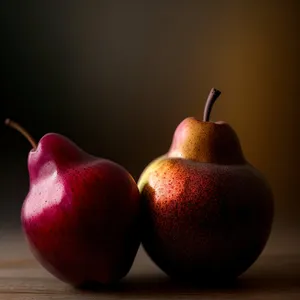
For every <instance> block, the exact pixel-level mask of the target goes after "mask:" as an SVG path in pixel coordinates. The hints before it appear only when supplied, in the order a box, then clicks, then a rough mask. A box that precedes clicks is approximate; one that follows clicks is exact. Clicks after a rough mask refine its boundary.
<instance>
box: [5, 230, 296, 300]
mask: <svg viewBox="0 0 300 300" xmlns="http://www.w3.org/2000/svg"><path fill="white" fill-rule="evenodd" d="M0 234H1V235H0V254H1V257H0V299H1V300H2V299H3V300H17V299H18V300H35V299H43V300H45V299H53V300H67V299H72V300H77V299H87V300H88V299H120V298H122V299H202V300H206V299H252V300H255V299H272V300H277V299H284V300H285V299H287V300H288V299H300V246H299V244H300V243H299V237H298V232H297V231H295V232H294V233H292V231H290V230H286V231H277V232H275V233H273V234H272V236H271V239H270V241H269V243H268V245H267V247H266V249H265V251H264V253H263V254H262V255H261V256H260V258H259V259H258V260H257V262H256V263H255V264H254V265H253V266H252V267H251V268H250V269H249V270H248V271H247V272H246V273H245V274H244V275H243V276H241V277H240V278H239V280H238V281H237V282H236V283H235V284H233V285H231V286H224V287H214V288H212V287H211V288H208V287H188V286H179V285H178V284H177V285H176V284H174V283H172V282H170V281H169V280H168V279H167V278H166V277H165V276H164V275H163V274H162V273H161V272H160V271H159V270H158V269H157V268H156V267H155V266H154V264H153V263H152V262H151V261H150V260H149V258H148V257H147V255H146V254H145V253H144V251H143V250H142V249H140V251H139V253H138V255H137V258H136V261H135V263H134V265H133V268H132V270H131V272H130V273H129V275H128V276H127V277H126V279H124V280H123V281H122V283H121V284H120V285H119V287H118V289H116V290H114V291H104V290H100V291H94V292H91V291H89V292H88V291H79V290H75V289H73V288H72V287H70V286H68V285H66V284H65V283H63V282H60V281H58V280H57V279H55V278H54V277H52V276H51V275H49V274H48V273H47V272H46V271H45V270H44V269H43V268H41V267H40V266H39V264H38V263H36V261H35V260H34V259H33V258H32V256H31V254H30V252H29V251H28V249H27V246H26V244H25V242H24V239H23V237H22V235H21V234H20V232H14V233H11V232H4V233H3V232H1V231H0Z"/></svg>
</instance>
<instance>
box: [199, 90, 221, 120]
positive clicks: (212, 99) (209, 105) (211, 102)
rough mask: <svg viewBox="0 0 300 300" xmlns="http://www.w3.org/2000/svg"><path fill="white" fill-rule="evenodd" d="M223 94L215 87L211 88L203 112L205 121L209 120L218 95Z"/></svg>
mask: <svg viewBox="0 0 300 300" xmlns="http://www.w3.org/2000/svg"><path fill="white" fill-rule="evenodd" d="M220 95H221V92H220V91H219V90H217V89H215V88H212V89H211V90H210V93H209V95H208V98H207V100H206V103H205V108H204V114H203V122H209V118H210V112H211V109H212V107H213V105H214V103H215V101H216V100H217V99H218V97H219V96H220Z"/></svg>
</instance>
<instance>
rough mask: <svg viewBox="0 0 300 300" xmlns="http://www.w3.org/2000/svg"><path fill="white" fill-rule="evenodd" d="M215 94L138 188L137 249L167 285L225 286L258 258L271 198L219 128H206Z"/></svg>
mask: <svg viewBox="0 0 300 300" xmlns="http://www.w3.org/2000/svg"><path fill="white" fill-rule="evenodd" d="M219 95H220V91H218V90H216V89H212V90H211V92H210V94H209V97H208V99H207V102H206V106H205V110H204V117H203V121H200V120H198V119H196V118H194V117H189V118H186V119H185V120H183V121H182V122H181V123H180V124H179V125H178V127H177V129H176V131H175V133H174V137H173V141H172V144H171V147H170V149H169V151H168V152H167V153H166V154H164V155H162V156H161V157H159V158H157V159H155V160H154V161H153V162H152V163H150V164H149V165H148V166H147V167H146V169H145V170H144V172H143V173H142V175H141V176H140V179H139V181H138V187H139V190H140V193H141V201H142V220H143V224H142V245H143V247H144V249H145V250H146V252H147V253H148V255H149V256H150V258H151V259H152V260H153V261H154V262H155V263H156V265H157V266H158V267H159V268H161V270H163V271H164V272H165V273H166V274H167V275H169V276H170V277H171V278H174V279H179V280H185V281H186V280H187V281H201V282H203V281H209V282H210V281H215V280H221V281H224V280H231V279H235V278H237V277H238V276H239V275H241V274H242V273H243V272H245V271H246V270H247V269H248V268H249V267H250V266H251V265H252V264H253V263H254V262H255V261H256V259H257V258H258V257H259V255H260V254H261V252H262V251H263V249H264V247H265V245H266V243H267V240H268V238H269V235H270V232H271V228H272V221H273V215H274V203H273V193H272V191H271V188H270V186H269V184H268V182H267V181H266V179H265V178H264V177H263V175H262V174H261V173H260V172H259V171H258V170H256V169H255V168H254V167H253V166H252V165H251V164H250V163H249V162H248V161H247V160H246V158H245V156H244V154H243V151H242V148H241V144H240V142H239V139H238V136H237V134H236V133H235V131H234V130H233V129H232V127H231V126H230V125H229V124H227V123H225V122H222V121H220V122H210V121H209V119H210V112H211V109H212V106H213V104H214V102H215V100H216V99H217V98H218V96H219Z"/></svg>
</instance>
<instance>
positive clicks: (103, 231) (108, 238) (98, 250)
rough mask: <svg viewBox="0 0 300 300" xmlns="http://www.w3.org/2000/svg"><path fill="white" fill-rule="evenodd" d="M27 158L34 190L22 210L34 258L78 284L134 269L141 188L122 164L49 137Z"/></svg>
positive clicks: (110, 279)
mask: <svg viewBox="0 0 300 300" xmlns="http://www.w3.org/2000/svg"><path fill="white" fill-rule="evenodd" d="M6 123H7V124H8V125H10V126H12V127H14V128H16V129H18V130H19V131H21V132H22V133H23V134H24V135H25V136H26V137H27V138H28V139H29V141H30V142H31V144H32V146H33V149H32V150H31V151H30V153H29V157H28V169H29V175H30V188H29V192H28V195H27V197H26V199H25V201H24V204H23V206H22V212H21V221H22V227H23V231H24V234H25V236H26V239H27V241H28V244H29V246H30V249H31V250H32V252H33V254H34V256H35V257H36V258H37V260H38V261H39V262H40V263H41V265H43V266H44V267H45V268H46V269H47V270H48V271H49V272H50V273H52V274H53V275H54V276H56V277H57V278H59V279H61V280H62V281H65V282H67V283H70V284H72V285H74V286H82V285H85V284H89V283H91V282H93V283H94V282H96V283H100V284H110V283H115V282H117V281H119V280H120V279H121V278H122V277H124V276H125V275H126V274H127V273H128V271H129V269H130V268H131V266H132V263H133V260H134V258H135V255H136V253H137V250H138V247H139V244H140V236H139V230H138V227H139V225H138V223H137V222H138V218H139V209H140V208H139V206H140V204H139V203H140V202H139V191H138V188H137V185H136V183H135V181H134V179H133V178H132V177H131V175H130V174H129V173H128V171H126V170H125V169H124V168H123V167H121V166H120V165H118V164H116V163H114V162H112V161H110V160H107V159H103V158H97V157H95V156H92V155H90V154H88V153H86V152H84V151H83V150H81V149H80V148H78V147H77V146H76V145H75V144H74V143H73V142H72V141H71V140H69V139H68V138H66V137H64V136H62V135H59V134H55V133H49V134H46V135H44V136H43V137H42V138H41V140H40V141H39V143H38V144H37V145H36V144H35V142H34V140H33V139H32V138H31V136H30V135H29V134H28V133H27V132H26V131H25V130H24V129H22V128H21V127H20V126H19V125H18V124H16V123H15V122H12V121H9V120H8V121H7V122H6Z"/></svg>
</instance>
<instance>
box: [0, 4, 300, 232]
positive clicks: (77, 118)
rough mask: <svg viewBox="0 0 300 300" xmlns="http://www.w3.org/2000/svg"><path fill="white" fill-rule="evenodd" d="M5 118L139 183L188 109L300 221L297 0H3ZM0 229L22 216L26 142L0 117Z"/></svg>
mask: <svg viewBox="0 0 300 300" xmlns="http://www.w3.org/2000/svg"><path fill="white" fill-rule="evenodd" d="M0 14H1V15H0V22H1V23H0V31H1V48H0V49H1V50H0V53H1V55H0V63H1V65H0V74H1V81H0V86H1V96H0V99H1V105H0V112H1V113H0V122H2V121H1V120H3V122H4V119H5V118H6V117H10V118H12V119H14V120H16V121H18V122H19V123H21V124H22V125H23V126H24V127H26V128H27V129H28V131H30V132H31V134H32V135H33V136H34V137H35V138H36V139H39V138H41V137H42V136H43V135H44V134H45V133H47V132H59V133H61V134H64V135H66V136H68V137H69V138H71V139H72V140H74V141H75V142H76V143H77V144H78V145H79V146H80V147H82V148H83V149H85V150H86V151H87V152H90V153H92V154H95V155H97V156H101V157H105V158H109V159H112V160H114V161H116V162H118V163H120V164H122V165H124V166H125V167H126V168H127V169H128V170H129V171H130V172H131V173H132V175H133V176H134V177H135V178H136V179H138V177H139V175H140V173H141V171H142V170H143V168H144V167H145V166H146V165H147V164H148V162H150V161H151V160H152V159H153V158H155V157H157V156H159V155H161V154H163V153H164V152H166V151H167V150H168V148H169V146H170V143H171V139H172V135H173V132H174V130H175V128H176V126H177V125H178V124H179V122H180V121H181V120H182V119H183V118H185V117H187V116H196V117H202V111H203V107H204V103H205V100H206V97H207V94H208V92H209V90H210V88H211V87H213V86H214V87H216V88H218V89H220V90H221V91H222V96H221V98H220V100H219V101H218V102H217V104H216V105H215V107H214V110H213V114H212V119H213V120H224V121H227V122H228V123H230V124H231V125H232V126H233V127H234V128H235V130H236V131H237V133H238V135H239V137H240V140H241V143H242V147H243V149H244V152H245V155H246V157H247V158H248V160H249V161H250V162H251V163H252V164H254V165H255V166H256V167H257V168H258V169H260V170H261V171H262V172H263V173H264V174H265V176H266V177H267V179H268V180H269V182H270V184H271V185H272V188H273V190H274V194H275V201H276V218H275V224H277V225H279V226H283V225H284V226H288V227H294V226H296V225H297V224H299V223H300V222H299V221H298V220H299V208H300V205H299V203H300V200H299V179H298V178H299V177H298V174H299V151H300V149H299V141H298V140H299V124H298V122H299V99H298V89H299V53H300V51H299V42H298V40H299V31H298V28H299V23H300V21H299V1H298V0H294V1H292V0H285V1H276V0H272V1H271V0H265V1H252V0H243V1H238V0H236V1H221V0H220V1H138V0H129V1H122V0H119V1H113V0H110V1H108V0H104V1H40V0H39V1H37V0H35V1H15V0H6V1H5V0H2V1H1V2H0ZM0 142H1V145H0V151H1V154H0V166H1V169H0V179H1V181H0V226H1V228H11V227H14V226H15V225H18V223H19V215H20V208H21V204H22V202H23V200H24V198H25V196H26V194H27V191H28V173H27V154H28V152H29V150H30V149H31V147H30V145H29V143H28V142H27V141H26V140H25V139H24V138H23V137H22V136H21V135H20V134H19V133H17V132H14V131H13V130H11V129H9V128H7V127H5V126H4V124H3V126H2V125H0Z"/></svg>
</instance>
